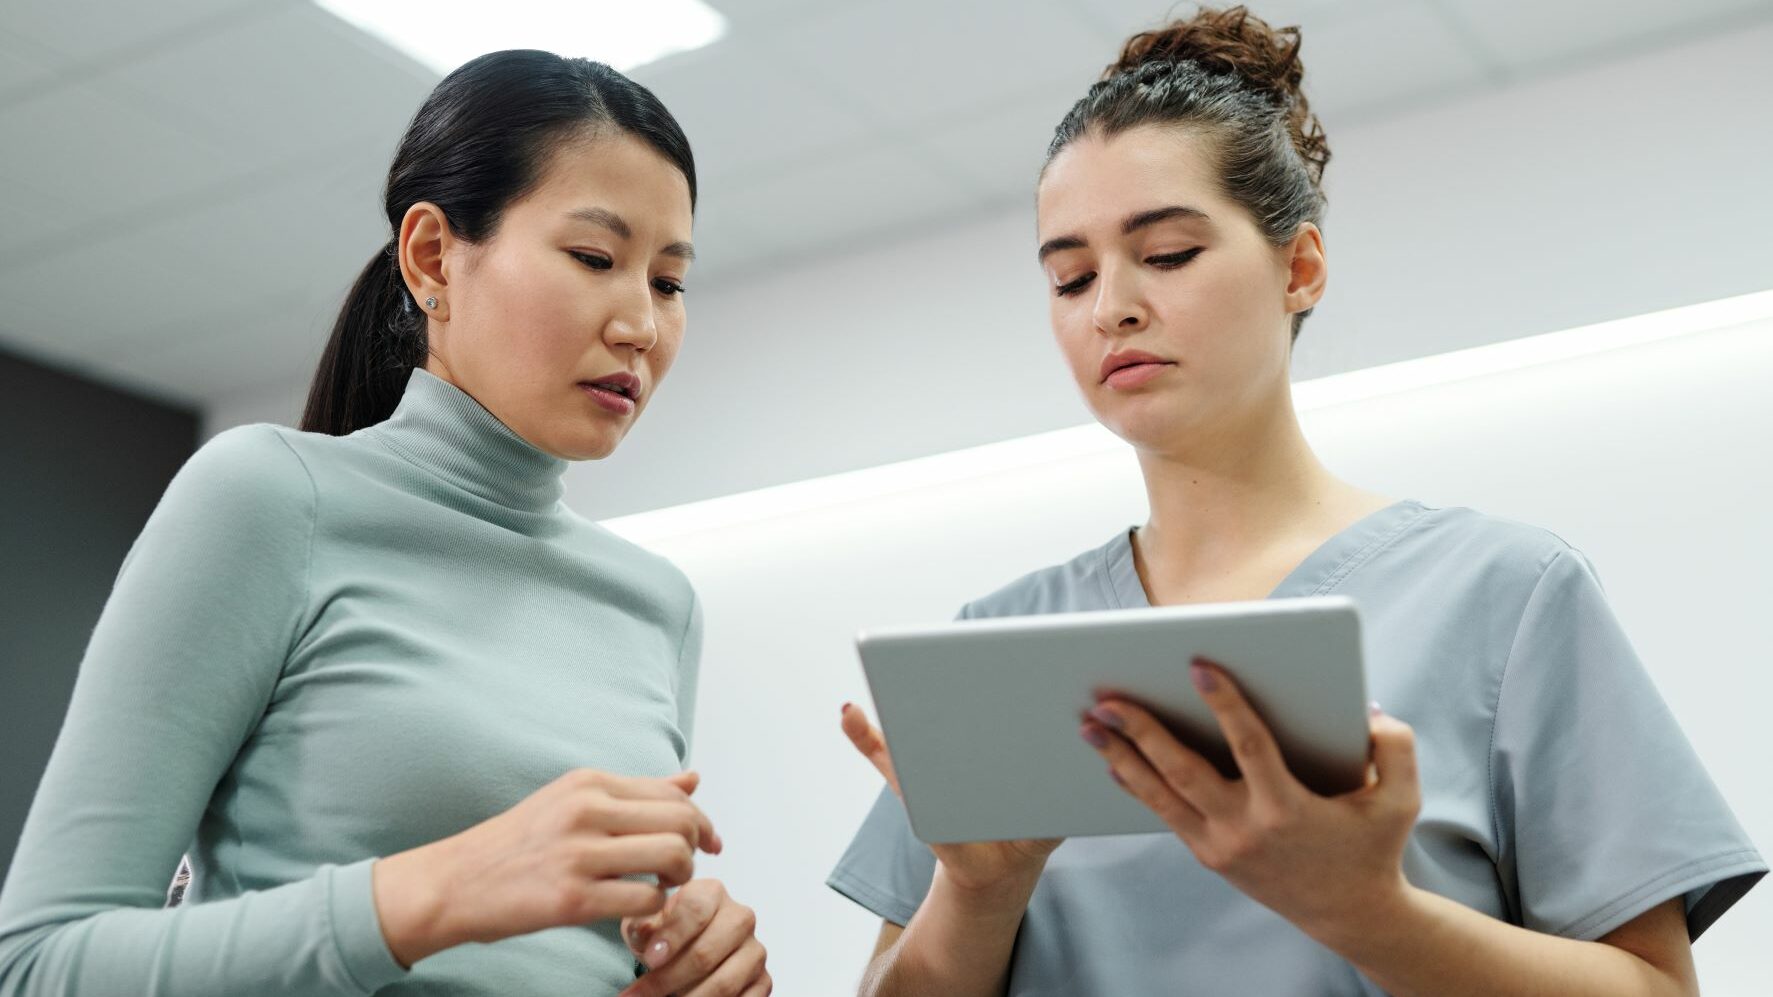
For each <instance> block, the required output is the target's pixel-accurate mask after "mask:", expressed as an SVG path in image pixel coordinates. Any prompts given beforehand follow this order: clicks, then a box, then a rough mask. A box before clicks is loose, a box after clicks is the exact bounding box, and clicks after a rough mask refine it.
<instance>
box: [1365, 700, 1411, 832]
mask: <svg viewBox="0 0 1773 997" xmlns="http://www.w3.org/2000/svg"><path fill="white" fill-rule="evenodd" d="M1368 727H1369V729H1370V730H1371V731H1372V732H1373V768H1374V770H1375V771H1376V772H1377V773H1378V780H1377V782H1376V783H1375V784H1374V785H1373V786H1372V787H1371V788H1372V789H1373V790H1374V792H1375V795H1377V796H1378V797H1380V798H1381V799H1384V800H1387V801H1388V802H1391V803H1394V804H1396V805H1397V806H1399V807H1401V808H1404V809H1408V810H1411V811H1412V812H1414V811H1416V810H1418V809H1420V807H1421V800H1422V790H1421V783H1420V781H1419V778H1418V776H1417V772H1416V732H1415V731H1414V730H1412V729H1411V728H1410V725H1409V724H1406V723H1404V722H1403V721H1402V720H1399V719H1397V718H1396V717H1393V716H1388V715H1386V714H1384V713H1380V712H1378V708H1377V707H1375V708H1374V713H1373V717H1372V719H1371V720H1370V721H1368Z"/></svg>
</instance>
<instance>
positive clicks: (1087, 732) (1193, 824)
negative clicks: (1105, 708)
mask: <svg viewBox="0 0 1773 997" xmlns="http://www.w3.org/2000/svg"><path fill="white" fill-rule="evenodd" d="M1090 713H1091V716H1092V717H1094V716H1095V715H1096V711H1095V710H1092V711H1090ZM1083 738H1084V740H1086V741H1088V742H1090V744H1091V745H1092V746H1093V747H1095V749H1096V751H1097V752H1099V753H1100V754H1101V755H1102V756H1103V757H1104V758H1106V759H1107V760H1108V771H1109V774H1111V775H1112V776H1113V777H1114V781H1115V782H1117V783H1119V784H1120V787H1121V788H1122V789H1124V790H1126V791H1127V792H1128V793H1129V794H1131V795H1132V797H1133V798H1134V799H1136V800H1138V801H1139V802H1140V803H1143V804H1145V805H1146V806H1147V807H1149V808H1150V809H1151V811H1152V812H1153V813H1155V814H1157V815H1158V816H1159V817H1162V818H1163V820H1164V823H1166V824H1168V825H1170V827H1171V828H1172V829H1174V830H1175V832H1176V833H1177V834H1178V835H1180V836H1182V837H1183V838H1185V839H1186V838H1191V837H1193V836H1195V835H1197V834H1199V833H1201V831H1202V830H1203V829H1204V828H1205V826H1206V818H1205V817H1204V816H1203V815H1202V814H1201V812H1200V810H1199V809H1197V808H1196V807H1195V806H1194V805H1193V804H1192V803H1190V802H1189V801H1188V799H1187V798H1185V797H1183V796H1181V795H1180V794H1178V793H1177V791H1176V789H1175V788H1174V787H1172V786H1171V785H1170V783H1169V781H1168V780H1167V779H1166V778H1165V777H1164V776H1163V775H1161V774H1160V773H1159V772H1158V771H1157V769H1155V768H1153V767H1152V765H1151V763H1150V761H1149V760H1148V759H1147V758H1146V756H1145V755H1143V754H1141V753H1140V751H1139V750H1138V749H1137V748H1135V747H1133V745H1132V744H1131V743H1129V742H1128V741H1127V740H1126V739H1125V738H1123V737H1119V736H1117V735H1115V734H1113V733H1112V732H1110V731H1109V730H1107V729H1106V728H1104V727H1102V726H1101V725H1099V724H1097V723H1093V722H1089V721H1086V722H1085V723H1084V727H1083ZM1184 750H1186V749H1184ZM1196 761H1198V762H1199V763H1200V764H1201V765H1203V766H1204V765H1206V764H1207V763H1206V761H1205V760H1204V759H1200V758H1197V759H1196ZM1208 767H1209V768H1210V766H1208ZM1211 775H1212V776H1213V778H1215V779H1216V778H1218V773H1217V772H1213V773H1211Z"/></svg>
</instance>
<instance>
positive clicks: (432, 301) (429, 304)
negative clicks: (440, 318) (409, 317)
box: [425, 298, 437, 308]
mask: <svg viewBox="0 0 1773 997" xmlns="http://www.w3.org/2000/svg"><path fill="white" fill-rule="evenodd" d="M425 307H426V308H436V307H437V299H436V298H426V299H425Z"/></svg>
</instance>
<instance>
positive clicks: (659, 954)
mask: <svg viewBox="0 0 1773 997" xmlns="http://www.w3.org/2000/svg"><path fill="white" fill-rule="evenodd" d="M670 951H671V946H669V945H667V944H665V940H664V939H663V938H661V939H659V940H658V941H656V942H654V943H652V944H651V945H648V946H647V947H646V955H644V956H642V957H641V961H642V962H644V963H646V968H648V969H658V968H659V967H660V966H663V965H664V964H665V956H666V955H667V954H668V953H669V952H670Z"/></svg>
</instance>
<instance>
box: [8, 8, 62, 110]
mask: <svg viewBox="0 0 1773 997" xmlns="http://www.w3.org/2000/svg"><path fill="white" fill-rule="evenodd" d="M0 23H4V22H3V19H0ZM65 61H66V60H65V59H63V58H62V57H61V56H60V55H58V54H56V53H55V52H52V51H50V50H49V49H46V48H44V47H43V46H42V45H39V44H38V43H36V42H34V41H32V40H31V39H29V38H26V37H24V36H23V35H19V34H15V33H13V32H11V31H7V30H6V29H5V28H4V27H0V104H4V103H5V102H6V100H7V95H8V94H10V93H13V92H16V91H18V90H22V89H24V88H26V87H29V86H31V85H33V84H36V83H40V82H41V81H43V80H45V79H47V78H48V77H50V76H52V75H54V73H55V70H56V69H57V68H58V67H59V66H61V65H62V64H63V63H64V62H65Z"/></svg>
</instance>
